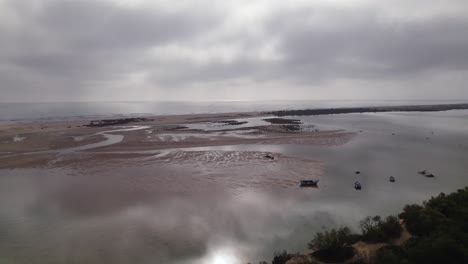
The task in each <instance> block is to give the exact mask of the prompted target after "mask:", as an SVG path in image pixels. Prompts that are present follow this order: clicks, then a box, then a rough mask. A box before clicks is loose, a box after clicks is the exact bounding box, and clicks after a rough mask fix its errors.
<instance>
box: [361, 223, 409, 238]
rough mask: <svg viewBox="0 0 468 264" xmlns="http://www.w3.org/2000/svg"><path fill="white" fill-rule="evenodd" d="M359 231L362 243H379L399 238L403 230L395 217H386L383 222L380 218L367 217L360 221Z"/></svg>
mask: <svg viewBox="0 0 468 264" xmlns="http://www.w3.org/2000/svg"><path fill="white" fill-rule="evenodd" d="M361 230H362V241H365V242H370V243H379V242H390V240H392V239H396V238H399V237H400V235H401V231H402V230H403V229H402V227H401V225H400V222H399V220H398V218H397V217H395V216H388V217H387V218H386V219H385V220H384V221H382V218H381V217H380V216H374V217H370V216H368V217H366V218H365V219H364V220H362V221H361Z"/></svg>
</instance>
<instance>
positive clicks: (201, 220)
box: [0, 110, 468, 264]
mask: <svg viewBox="0 0 468 264" xmlns="http://www.w3.org/2000/svg"><path fill="white" fill-rule="evenodd" d="M301 119H303V120H304V121H307V122H310V123H313V124H315V125H317V127H318V128H321V129H328V128H340V129H346V130H348V131H353V132H356V133H357V135H356V137H355V138H354V139H353V140H352V141H351V142H349V143H347V144H345V145H343V146H338V147H316V146H292V145H283V146H259V145H254V146H231V147H216V148H206V149H217V150H255V151H258V150H262V151H263V150H265V151H274V152H280V153H283V154H285V155H289V156H296V157H301V158H309V159H313V160H321V161H324V162H325V163H326V167H325V170H326V173H325V175H324V176H323V177H322V178H321V180H320V187H319V188H318V189H300V188H299V187H293V188H286V189H276V190H272V191H269V190H261V189H252V190H249V189H247V190H244V191H243V192H240V193H232V192H229V191H228V190H227V189H223V188H222V187H220V188H213V189H208V190H206V189H205V190H203V191H197V190H193V189H192V188H191V187H190V186H191V182H190V181H191V180H192V179H187V181H186V182H181V184H180V186H176V188H172V189H167V188H162V187H161V186H164V184H163V183H164V181H170V180H171V179H173V178H176V177H178V175H187V173H188V172H187V171H182V170H183V169H182V168H180V169H177V168H176V169H173V170H171V171H166V170H163V169H159V168H158V167H155V166H154V165H151V164H146V165H135V164H134V165H132V162H128V163H123V164H118V165H116V166H115V167H114V169H113V170H109V169H108V168H107V167H104V166H102V167H100V166H92V167H64V168H61V169H47V170H46V169H20V170H0V263H28V264H31V263H48V264H50V263H176V264H179V263H180V264H185V263H187V264H188V263H195V264H197V263H200V264H218V263H226V264H231V263H232V264H237V263H247V262H248V261H251V262H252V263H257V262H258V261H259V260H267V261H270V260H271V258H272V255H273V253H274V252H275V251H279V250H283V249H287V250H288V251H303V252H304V251H306V244H307V242H308V241H309V240H310V239H311V238H312V236H313V234H314V232H316V231H318V230H321V229H322V228H323V227H336V226H339V225H349V226H351V227H353V228H357V226H358V222H359V220H361V219H362V218H363V217H365V216H367V215H375V214H380V215H388V214H396V213H398V212H399V211H400V210H401V207H402V206H403V205H404V204H406V203H419V202H421V201H423V200H424V199H427V198H429V197H430V196H431V195H436V194H438V193H439V192H451V191H454V190H456V189H457V188H462V187H464V186H466V185H468V176H467V175H466V171H468V155H467V153H468V133H467V132H468V122H467V120H468V111H464V110H463V111H447V112H439V113H380V114H346V115H335V116H314V117H301ZM360 131H362V132H360ZM392 134H394V135H392ZM203 169H204V168H199V170H201V171H203ZM423 169H427V170H429V171H430V172H432V173H434V174H435V175H436V178H433V179H429V178H424V177H422V176H421V175H419V174H417V171H420V170H423ZM356 170H359V171H361V174H360V175H356V174H355V173H354V172H355V171H356ZM207 173H208V172H207ZM188 174H189V173H188ZM189 175H190V174H189ZM391 175H393V176H394V177H395V178H396V182H395V183H390V182H389V181H388V177H389V176H391ZM221 176H222V175H220V177H221ZM356 180H359V181H360V182H361V183H362V184H363V189H362V190H361V191H355V190H354V189H353V183H354V181H356Z"/></svg>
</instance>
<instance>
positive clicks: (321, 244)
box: [308, 227, 353, 250]
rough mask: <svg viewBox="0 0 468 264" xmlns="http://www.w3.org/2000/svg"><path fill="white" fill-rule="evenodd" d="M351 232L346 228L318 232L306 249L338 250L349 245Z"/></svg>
mask: <svg viewBox="0 0 468 264" xmlns="http://www.w3.org/2000/svg"><path fill="white" fill-rule="evenodd" d="M352 237H353V236H352V235H351V230H350V229H349V228H348V227H341V228H338V229H332V230H330V231H328V230H325V231H324V232H318V233H316V234H315V236H314V239H312V241H310V242H309V244H308V247H309V249H311V250H327V249H331V250H333V249H338V248H342V247H344V246H345V245H347V244H349V243H350V241H351V239H352Z"/></svg>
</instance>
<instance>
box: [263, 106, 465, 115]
mask: <svg viewBox="0 0 468 264" xmlns="http://www.w3.org/2000/svg"><path fill="white" fill-rule="evenodd" d="M467 109H468V104H437V105H401V106H375V107H343V108H318V109H302V110H280V111H272V112H267V114H271V115H275V116H311V115H336V114H351V113H385V112H441V111H449V110H467Z"/></svg>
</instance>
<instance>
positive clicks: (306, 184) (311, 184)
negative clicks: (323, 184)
mask: <svg viewBox="0 0 468 264" xmlns="http://www.w3.org/2000/svg"><path fill="white" fill-rule="evenodd" d="M318 182H319V180H303V181H301V187H317V184H318Z"/></svg>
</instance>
